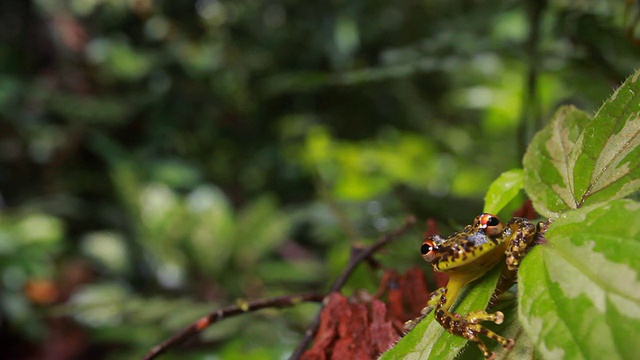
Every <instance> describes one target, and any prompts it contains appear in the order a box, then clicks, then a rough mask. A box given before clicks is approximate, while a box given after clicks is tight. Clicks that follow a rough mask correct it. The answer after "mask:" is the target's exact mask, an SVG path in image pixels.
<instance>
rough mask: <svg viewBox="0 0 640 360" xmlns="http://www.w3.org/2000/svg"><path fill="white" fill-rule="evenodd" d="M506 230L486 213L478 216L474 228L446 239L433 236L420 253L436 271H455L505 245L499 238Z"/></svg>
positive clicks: (497, 220) (466, 228)
mask: <svg viewBox="0 0 640 360" xmlns="http://www.w3.org/2000/svg"><path fill="white" fill-rule="evenodd" d="M504 230H505V226H504V225H503V224H502V222H501V221H500V219H499V218H498V217H497V216H495V215H493V214H488V213H484V214H481V215H478V216H476V218H475V219H474V220H473V225H468V226H466V227H465V228H464V229H462V231H459V232H456V233H454V234H452V235H451V236H449V237H447V238H443V237H442V236H440V235H432V236H429V237H428V238H427V239H425V240H424V242H423V243H422V247H421V248H420V252H421V253H422V257H423V258H424V259H425V261H427V262H428V263H430V264H432V265H433V266H434V267H435V268H436V269H437V270H443V269H446V268H454V267H457V266H461V265H465V264H467V263H469V262H473V261H474V260H475V259H477V258H478V257H482V255H484V254H485V253H487V252H490V251H491V250H493V249H495V248H496V247H497V245H499V244H500V243H502V241H500V238H501V237H502V235H503V233H504Z"/></svg>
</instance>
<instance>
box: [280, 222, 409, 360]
mask: <svg viewBox="0 0 640 360" xmlns="http://www.w3.org/2000/svg"><path fill="white" fill-rule="evenodd" d="M415 222H416V219H415V217H414V216H409V217H407V219H406V220H405V222H404V224H403V225H402V226H401V227H400V228H398V229H397V230H396V231H394V232H392V233H390V234H386V235H383V236H382V237H380V238H379V239H378V241H376V243H375V244H373V245H371V246H369V247H366V248H355V247H354V248H352V251H351V258H350V259H349V263H348V264H347V266H346V267H345V268H344V270H343V271H342V273H341V274H340V276H339V277H338V278H337V279H336V280H335V281H334V282H333V284H332V285H331V289H330V290H329V293H333V292H336V291H339V290H340V289H341V288H342V286H344V284H345V283H346V282H347V280H348V279H349V276H350V275H351V274H352V273H353V271H354V270H355V269H356V267H357V266H358V265H359V264H360V263H361V262H363V261H364V260H366V259H367V258H369V257H370V256H371V255H372V254H373V253H375V252H376V251H378V250H380V248H382V247H383V246H385V245H387V244H388V243H390V242H392V241H393V240H395V239H397V238H398V237H399V236H401V235H402V234H404V233H405V232H406V231H407V230H408V229H409V228H410V227H411V226H413V224H415ZM321 313H322V309H320V310H319V311H318V314H317V315H316V317H315V319H314V320H313V322H312V323H311V325H309V327H308V328H307V331H306V332H305V336H304V339H302V341H301V342H300V344H298V347H297V348H296V350H295V351H294V352H293V354H291V357H290V358H289V360H297V359H299V358H300V356H301V355H302V353H303V352H304V351H305V350H306V348H307V346H308V345H309V343H310V342H311V339H312V338H313V336H314V335H315V333H316V331H317V330H318V326H319V325H320V314H321Z"/></svg>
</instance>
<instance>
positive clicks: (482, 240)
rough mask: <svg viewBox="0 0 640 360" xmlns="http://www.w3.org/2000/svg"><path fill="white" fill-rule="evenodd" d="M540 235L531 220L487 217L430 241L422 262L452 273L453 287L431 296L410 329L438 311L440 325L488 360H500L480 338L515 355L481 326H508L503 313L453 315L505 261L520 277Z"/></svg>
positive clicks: (504, 341)
mask: <svg viewBox="0 0 640 360" xmlns="http://www.w3.org/2000/svg"><path fill="white" fill-rule="evenodd" d="M536 232H537V227H536V226H535V225H534V224H533V223H531V222H529V221H528V220H527V219H525V218H513V219H511V220H509V222H507V223H506V224H503V223H502V222H501V221H500V219H499V218H498V217H497V216H495V215H492V214H487V213H485V214H481V215H479V216H477V217H476V218H475V219H474V220H473V225H467V226H465V227H464V229H462V231H460V232H456V233H454V234H452V235H451V236H449V237H447V238H446V239H445V238H443V237H442V236H440V235H432V236H429V237H428V238H427V239H426V240H425V241H424V242H423V243H422V247H421V248H420V252H421V253H422V257H423V258H424V259H425V260H426V261H427V262H428V263H430V264H431V265H432V266H433V269H434V270H435V271H441V272H445V273H447V274H448V275H449V283H448V284H447V286H445V287H442V288H439V289H437V290H436V291H434V292H433V293H432V294H431V296H430V297H429V300H428V301H427V306H426V307H425V308H424V309H423V310H422V317H420V318H417V319H415V320H410V321H407V323H406V324H405V328H406V329H407V330H410V329H412V328H413V327H414V326H415V325H416V324H417V323H418V322H419V321H420V320H422V319H423V318H424V317H425V316H426V315H427V314H428V313H429V312H431V310H433V309H434V308H435V318H436V320H437V321H438V322H439V323H440V325H442V327H444V328H445V329H446V330H447V331H448V332H450V333H452V334H455V335H458V336H462V337H464V338H465V339H467V340H468V341H472V342H475V343H477V345H478V347H480V350H481V351H482V354H483V355H484V357H485V358H486V359H493V358H495V353H493V352H491V351H489V349H487V347H486V345H485V344H484V343H483V342H482V340H481V339H480V337H479V335H480V334H482V335H484V336H486V337H488V338H491V339H494V340H496V341H497V342H498V343H499V344H500V345H502V346H503V347H504V348H505V349H507V350H509V349H511V348H512V347H513V345H514V341H513V340H512V339H506V338H504V337H502V336H500V335H498V334H496V333H494V332H493V331H491V330H489V329H487V328H485V327H484V326H482V325H480V324H479V322H481V321H492V322H494V323H496V324H501V323H502V321H503V320H504V314H503V313H502V312H500V311H497V312H495V313H493V314H489V313H487V312H486V311H482V310H479V311H472V312H470V313H468V314H466V315H464V316H462V315H459V314H456V313H451V312H450V310H451V306H452V305H453V303H454V300H455V299H456V297H457V296H458V293H459V292H460V290H461V289H462V288H463V287H464V286H465V285H466V284H468V283H470V282H472V281H473V280H476V279H477V278H479V277H481V276H482V275H484V274H485V273H486V272H487V271H489V270H490V269H491V268H493V267H494V266H495V265H496V264H498V263H499V262H500V261H502V260H503V259H505V257H506V263H507V269H508V270H509V271H510V272H515V271H516V270H517V269H518V265H519V264H520V260H521V259H522V258H523V257H524V255H525V254H526V252H527V251H528V250H529V249H530V247H531V245H532V243H533V242H534V238H535V235H536Z"/></svg>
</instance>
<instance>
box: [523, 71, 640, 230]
mask: <svg viewBox="0 0 640 360" xmlns="http://www.w3.org/2000/svg"><path fill="white" fill-rule="evenodd" d="M638 77H640V72H636V73H635V74H634V75H633V76H632V77H630V78H629V79H627V81H626V82H625V83H624V84H623V85H622V86H621V87H620V88H619V89H618V90H617V91H616V92H615V93H614V94H613V95H612V96H611V98H610V99H609V100H607V101H606V102H605V103H604V105H603V106H602V107H601V108H600V110H599V111H598V112H597V113H596V115H595V116H594V117H593V119H589V116H588V115H587V114H586V113H584V112H582V111H580V110H577V109H576V108H574V107H571V106H568V107H563V108H560V109H559V110H558V112H557V113H556V115H555V116H554V118H553V120H552V121H551V123H550V124H549V125H547V126H546V127H545V128H544V129H543V130H541V131H540V132H539V133H538V134H537V135H536V136H535V137H534V139H533V141H532V142H531V144H530V146H529V148H528V149H527V153H526V154H525V156H524V159H523V164H524V172H525V179H524V187H525V190H526V192H527V194H528V195H529V197H530V198H531V200H532V202H533V205H534V207H535V209H536V210H537V211H538V212H539V213H540V214H542V215H545V216H547V217H549V218H555V217H558V216H559V215H560V214H561V213H563V212H565V211H567V210H570V209H577V208H579V207H581V206H584V205H592V204H597V203H600V202H603V201H607V200H612V199H619V198H623V197H625V196H627V195H629V194H631V193H633V192H635V191H637V190H638V189H640V166H638V165H639V164H640V147H638V145H640V82H638V81H637V79H638Z"/></svg>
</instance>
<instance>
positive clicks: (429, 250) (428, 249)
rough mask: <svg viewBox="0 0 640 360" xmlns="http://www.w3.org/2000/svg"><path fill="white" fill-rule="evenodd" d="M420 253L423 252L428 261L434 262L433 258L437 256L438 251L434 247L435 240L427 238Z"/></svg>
mask: <svg viewBox="0 0 640 360" xmlns="http://www.w3.org/2000/svg"><path fill="white" fill-rule="evenodd" d="M420 253H421V254H422V257H423V258H424V260H425V261H426V262H428V263H430V262H432V261H433V259H435V257H436V252H435V249H434V247H433V240H431V239H427V240H425V241H424V242H423V243H422V246H421V247H420Z"/></svg>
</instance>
